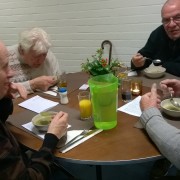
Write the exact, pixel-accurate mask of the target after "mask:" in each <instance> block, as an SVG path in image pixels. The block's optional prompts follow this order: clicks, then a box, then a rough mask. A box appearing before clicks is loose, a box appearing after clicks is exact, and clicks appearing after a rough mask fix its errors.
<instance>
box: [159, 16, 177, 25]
mask: <svg viewBox="0 0 180 180" xmlns="http://www.w3.org/2000/svg"><path fill="white" fill-rule="evenodd" d="M171 21H173V22H174V23H175V24H178V23H180V14H178V15H176V16H174V17H170V18H162V24H163V25H165V26H168V25H169V24H170V23H171Z"/></svg>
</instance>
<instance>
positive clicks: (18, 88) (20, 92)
mask: <svg viewBox="0 0 180 180" xmlns="http://www.w3.org/2000/svg"><path fill="white" fill-rule="evenodd" d="M7 96H8V97H11V98H14V99H15V98H17V97H19V96H20V97H22V98H23V99H26V98H27V91H26V88H25V87H24V86H23V85H21V84H19V83H11V84H10V86H9V90H8V92H7Z"/></svg>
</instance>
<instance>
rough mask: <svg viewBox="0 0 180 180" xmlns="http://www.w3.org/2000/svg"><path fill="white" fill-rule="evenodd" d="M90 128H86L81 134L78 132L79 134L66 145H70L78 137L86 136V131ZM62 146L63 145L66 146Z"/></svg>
mask: <svg viewBox="0 0 180 180" xmlns="http://www.w3.org/2000/svg"><path fill="white" fill-rule="evenodd" d="M88 132H89V130H86V129H84V130H83V131H82V132H81V133H80V134H78V135H77V136H75V137H74V138H72V139H71V140H70V141H69V142H68V143H67V144H65V145H64V146H68V145H69V144H71V143H72V142H73V141H75V140H76V139H78V138H79V137H81V136H84V135H85V134H86V133H88ZM64 146H62V147H64Z"/></svg>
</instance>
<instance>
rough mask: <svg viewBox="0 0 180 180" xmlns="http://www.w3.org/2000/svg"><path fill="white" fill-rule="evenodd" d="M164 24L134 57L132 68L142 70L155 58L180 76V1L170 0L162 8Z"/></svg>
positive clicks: (169, 71)
mask: <svg viewBox="0 0 180 180" xmlns="http://www.w3.org/2000/svg"><path fill="white" fill-rule="evenodd" d="M161 17H162V25H160V26H159V27H158V28H157V29H155V30H154V31H153V32H152V33H151V34H150V37H149V39H148V40H147V42H146V44H145V46H144V47H143V48H142V49H140V50H139V51H138V53H137V54H135V55H134V56H133V57H132V60H131V69H133V70H142V69H144V68H146V67H148V66H149V65H150V64H151V63H152V61H151V60H150V59H146V58H151V59H153V60H155V59H160V60H161V61H162V66H163V67H164V68H166V71H167V72H168V73H170V74H173V75H175V76H180V1H179V0H168V1H166V2H165V4H164V5H163V7H162V10H161Z"/></svg>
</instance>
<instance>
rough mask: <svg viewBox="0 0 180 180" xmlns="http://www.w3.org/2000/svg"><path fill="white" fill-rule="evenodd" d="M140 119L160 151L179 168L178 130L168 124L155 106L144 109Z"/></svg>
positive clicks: (179, 137) (179, 143)
mask: <svg viewBox="0 0 180 180" xmlns="http://www.w3.org/2000/svg"><path fill="white" fill-rule="evenodd" d="M140 121H141V123H142V125H143V126H144V128H145V129H146V131H147V133H148V134H149V136H150V137H151V139H152V140H153V142H154V143H155V144H156V146H157V147H158V149H159V150H160V151H161V153H162V154H163V155H164V156H165V157H166V158H167V159H169V160H170V161H171V162H172V163H173V164H174V165H175V166H176V167H177V168H178V169H180V130H179V129H177V128H175V127H173V126H171V125H170V124H168V123H167V122H166V121H165V120H164V119H163V117H162V115H161V113H160V111H159V110H158V109H157V108H150V109H148V110H145V111H144V112H143V113H142V115H141V117H140Z"/></svg>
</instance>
